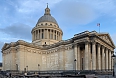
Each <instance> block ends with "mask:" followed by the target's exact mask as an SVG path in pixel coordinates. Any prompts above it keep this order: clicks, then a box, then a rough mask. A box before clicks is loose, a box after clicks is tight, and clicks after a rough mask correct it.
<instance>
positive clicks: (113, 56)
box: [112, 54, 116, 77]
mask: <svg viewBox="0 0 116 78" xmlns="http://www.w3.org/2000/svg"><path fill="white" fill-rule="evenodd" d="M115 57H116V56H115V55H114V54H113V55H112V58H113V77H114V76H115V72H114V58H115Z"/></svg>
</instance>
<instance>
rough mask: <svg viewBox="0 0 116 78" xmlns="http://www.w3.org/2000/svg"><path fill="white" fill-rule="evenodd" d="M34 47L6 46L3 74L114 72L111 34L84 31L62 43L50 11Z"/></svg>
mask: <svg viewBox="0 0 116 78" xmlns="http://www.w3.org/2000/svg"><path fill="white" fill-rule="evenodd" d="M31 33H32V43H28V42H26V41H23V40H18V41H17V42H11V43H5V44H4V46H3V48H2V57H3V70H4V71H6V70H19V71H24V70H27V71H33V70H34V71H35V70H36V71H43V70H75V69H76V70H104V69H112V68H113V60H112V58H111V56H112V54H113V53H114V48H115V46H114V44H113V41H112V39H111V37H110V35H109V34H108V33H97V32H96V31H91V32H89V31H84V32H82V33H79V34H75V35H74V37H73V38H70V39H68V40H62V35H63V32H62V30H61V29H60V28H59V26H58V23H57V22H56V20H55V19H54V18H53V17H52V16H51V14H50V9H49V8H48V6H47V8H46V9H45V14H44V16H42V17H41V18H40V19H39V20H38V22H37V24H36V26H35V27H34V28H33V29H32V32H31Z"/></svg>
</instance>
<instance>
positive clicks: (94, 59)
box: [92, 42, 96, 70]
mask: <svg viewBox="0 0 116 78" xmlns="http://www.w3.org/2000/svg"><path fill="white" fill-rule="evenodd" d="M92 64H93V65H92V68H93V70H96V43H95V42H92Z"/></svg>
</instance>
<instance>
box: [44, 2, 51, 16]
mask: <svg viewBox="0 0 116 78" xmlns="http://www.w3.org/2000/svg"><path fill="white" fill-rule="evenodd" d="M44 15H51V14H50V9H49V8H48V3H47V8H46V9H45V14H44Z"/></svg>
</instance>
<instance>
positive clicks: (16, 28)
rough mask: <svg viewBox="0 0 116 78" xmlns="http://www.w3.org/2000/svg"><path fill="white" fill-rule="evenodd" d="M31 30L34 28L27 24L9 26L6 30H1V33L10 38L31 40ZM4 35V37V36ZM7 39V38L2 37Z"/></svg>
mask: <svg viewBox="0 0 116 78" xmlns="http://www.w3.org/2000/svg"><path fill="white" fill-rule="evenodd" d="M31 30H32V27H30V26H28V25H25V24H18V23H17V24H13V25H11V26H7V27H6V28H0V32H1V33H3V34H4V35H7V37H9V38H11V37H12V38H18V39H27V40H31ZM4 35H3V36H4ZM1 38H5V37H1Z"/></svg>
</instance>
